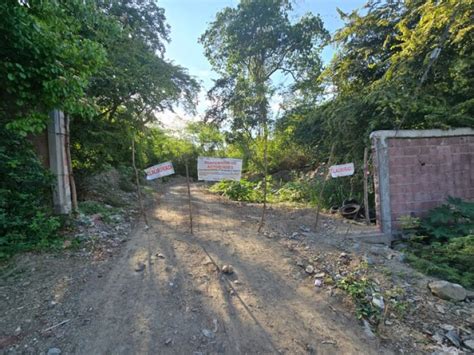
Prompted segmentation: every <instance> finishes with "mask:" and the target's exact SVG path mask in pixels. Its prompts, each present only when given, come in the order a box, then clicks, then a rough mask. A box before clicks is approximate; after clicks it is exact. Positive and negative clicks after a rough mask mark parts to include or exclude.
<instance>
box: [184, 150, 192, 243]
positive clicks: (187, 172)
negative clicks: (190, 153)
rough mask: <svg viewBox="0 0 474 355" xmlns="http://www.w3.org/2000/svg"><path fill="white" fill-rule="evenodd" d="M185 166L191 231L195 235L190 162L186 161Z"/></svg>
mask: <svg viewBox="0 0 474 355" xmlns="http://www.w3.org/2000/svg"><path fill="white" fill-rule="evenodd" d="M184 166H185V167H186V184H187V185H188V204H189V230H190V232H191V235H193V209H192V205H191V187H190V185H189V168H188V160H187V159H186V160H185V162H184Z"/></svg>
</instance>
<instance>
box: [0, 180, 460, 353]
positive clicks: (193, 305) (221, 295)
mask: <svg viewBox="0 0 474 355" xmlns="http://www.w3.org/2000/svg"><path fill="white" fill-rule="evenodd" d="M164 186H165V187H164V188H162V191H160V192H159V193H156V196H155V202H154V203H153V204H152V206H150V208H149V209H148V213H147V215H148V220H149V223H150V227H149V228H147V227H146V226H145V224H144V222H143V220H142V221H140V222H138V223H137V224H136V225H135V227H134V228H133V231H132V233H131V234H130V237H129V240H128V241H127V242H126V243H123V244H122V245H121V246H120V247H119V248H117V249H115V250H114V251H109V252H108V253H105V254H104V253H99V254H93V256H91V257H88V258H85V257H84V256H81V255H80V253H69V254H61V255H45V254H42V255H33V254H31V255H28V257H26V256H24V255H23V256H20V257H18V258H17V259H16V260H14V262H15V265H16V266H15V268H10V271H9V272H8V273H4V274H3V275H2V277H1V282H2V283H1V285H0V295H1V299H0V311H1V314H2V320H1V323H0V349H3V350H0V352H1V351H3V353H7V354H15V353H26V354H37V353H42V352H43V353H47V352H48V350H50V351H51V350H53V353H54V350H55V349H53V348H58V349H60V350H61V353H62V354H142V353H143V354H196V355H197V354H270V353H285V354H311V353H314V354H390V353H402V352H406V353H415V352H419V353H423V352H424V351H422V350H420V349H421V348H419V347H417V345H416V344H407V343H403V342H399V343H397V342H394V341H392V340H390V339H387V338H385V339H384V338H383V337H382V338H380V337H376V338H372V337H370V336H369V335H368V334H367V332H365V331H364V328H363V327H362V325H361V323H360V322H359V321H358V320H357V319H356V317H355V315H354V312H353V307H352V306H351V304H350V302H349V301H348V298H347V296H345V295H343V294H341V292H337V290H332V289H331V288H327V287H321V288H317V287H315V286H314V284H313V283H314V277H313V276H311V275H308V274H307V273H306V272H305V270H304V268H305V266H306V265H307V264H308V262H309V261H308V258H309V259H311V257H310V255H312V256H313V257H314V255H319V258H324V256H325V255H327V256H328V257H329V256H334V258H336V259H337V258H339V254H340V252H341V251H342V250H346V251H347V246H348V245H349V244H350V246H351V248H352V249H354V250H355V251H354V250H352V249H351V250H352V251H354V252H358V253H362V252H361V251H360V250H362V251H363V250H364V248H371V246H370V245H369V246H367V245H365V243H360V242H359V241H358V238H359V234H361V233H366V232H370V230H367V228H366V227H361V226H357V225H352V224H348V223H343V221H341V220H334V219H332V218H331V217H329V216H324V217H322V219H321V221H320V222H321V223H320V227H319V228H318V233H313V232H311V223H312V222H314V211H313V210H310V209H301V210H298V209H294V208H289V207H273V208H271V209H270V210H269V213H268V220H267V223H266V227H265V231H264V232H263V233H258V232H257V225H258V217H259V216H260V213H261V212H260V208H259V207H258V206H252V205H247V204H240V203H234V202H229V201H227V200H225V199H223V198H221V197H219V196H215V195H212V194H210V193H208V192H206V191H205V189H204V187H203V186H202V185H199V184H194V185H192V196H193V212H194V215H193V217H194V223H193V225H194V235H191V234H190V233H189V215H188V203H187V190H186V185H185V184H184V183H183V181H182V180H181V181H180V180H175V182H173V183H170V184H166V185H164ZM359 249H360V250H359ZM94 255H95V256H94ZM97 255H99V256H98V257H97ZM311 260H312V261H311V262H312V263H313V264H314V266H315V268H316V269H319V270H321V269H322V268H323V266H325V267H326V266H328V265H326V261H324V260H322V259H320V260H321V261H320V263H321V265H318V257H316V259H314V258H313V259H311ZM214 262H215V263H216V264H217V266H218V267H216V265H215V264H214ZM223 265H232V268H233V271H234V272H233V273H232V274H224V273H222V272H221V271H220V270H219V269H220V268H221V267H222V266H223ZM317 271H318V270H317ZM461 317H463V315H461ZM402 329H404V328H402ZM400 332H401V333H402V334H399V335H397V336H399V337H400V338H402V337H403V336H406V334H405V333H406V331H405V333H403V331H400ZM388 333H390V330H389V331H388Z"/></svg>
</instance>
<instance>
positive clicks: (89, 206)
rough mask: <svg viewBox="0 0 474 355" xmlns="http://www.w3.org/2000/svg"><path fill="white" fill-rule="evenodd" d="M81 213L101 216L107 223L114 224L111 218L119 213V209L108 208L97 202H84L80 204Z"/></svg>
mask: <svg viewBox="0 0 474 355" xmlns="http://www.w3.org/2000/svg"><path fill="white" fill-rule="evenodd" d="M79 211H81V212H82V213H84V214H86V215H93V214H100V215H101V216H102V219H103V221H104V222H106V223H110V222H112V218H111V216H112V215H113V214H116V213H118V212H119V210H118V209H117V208H114V207H111V206H109V207H107V206H105V205H104V204H102V203H100V202H97V201H82V202H79Z"/></svg>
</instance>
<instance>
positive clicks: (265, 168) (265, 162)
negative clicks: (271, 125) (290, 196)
mask: <svg viewBox="0 0 474 355" xmlns="http://www.w3.org/2000/svg"><path fill="white" fill-rule="evenodd" d="M263 174H264V175H263V210H262V218H261V219H260V224H259V226H258V231H259V232H260V231H261V230H262V228H263V226H264V224H265V212H266V210H267V174H268V124H267V121H266V120H265V122H264V124H263Z"/></svg>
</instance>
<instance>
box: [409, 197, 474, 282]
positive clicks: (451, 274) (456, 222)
mask: <svg viewBox="0 0 474 355" xmlns="http://www.w3.org/2000/svg"><path fill="white" fill-rule="evenodd" d="M403 224H404V227H405V231H406V232H405V233H406V234H407V236H406V237H407V248H406V253H407V261H408V262H409V263H410V264H411V265H412V266H413V267H414V268H416V269H418V270H420V271H422V272H423V273H425V274H428V275H432V276H436V277H439V278H442V279H445V280H448V281H451V282H455V283H459V284H461V285H463V286H465V287H468V288H474V203H473V202H467V201H462V200H460V199H457V198H449V199H448V200H447V203H446V204H444V205H443V206H440V207H437V208H435V209H433V210H431V211H430V213H429V214H428V215H427V216H426V217H425V218H423V219H421V220H420V219H414V218H410V217H407V218H404V219H403Z"/></svg>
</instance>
